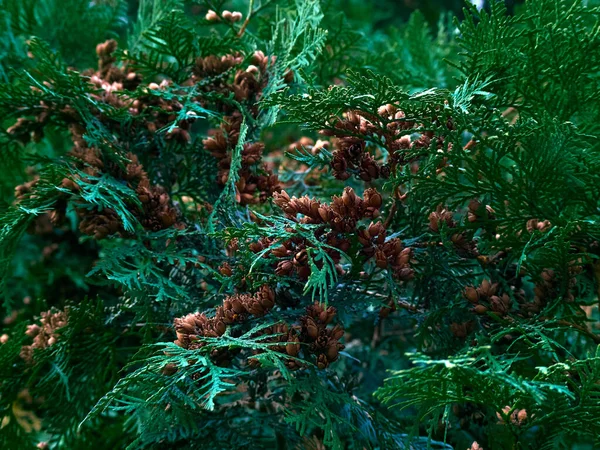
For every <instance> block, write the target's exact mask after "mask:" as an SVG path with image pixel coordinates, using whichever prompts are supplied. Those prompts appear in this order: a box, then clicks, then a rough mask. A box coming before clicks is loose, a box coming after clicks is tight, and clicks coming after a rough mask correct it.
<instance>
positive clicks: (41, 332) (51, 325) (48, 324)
mask: <svg viewBox="0 0 600 450" xmlns="http://www.w3.org/2000/svg"><path fill="white" fill-rule="evenodd" d="M66 324H67V312H66V311H46V312H43V313H42V314H41V318H40V324H39V325H38V324H32V325H29V326H28V327H27V330H26V331H25V334H27V336H29V337H31V338H33V343H31V344H29V345H24V346H22V347H21V358H23V359H24V360H25V361H26V362H27V363H32V362H33V359H34V352H35V351H36V350H42V349H45V348H47V347H50V346H51V345H54V344H55V343H56V341H57V340H58V339H59V338H60V337H59V335H58V333H57V331H58V330H59V329H60V328H62V327H64V326H65V325H66Z"/></svg>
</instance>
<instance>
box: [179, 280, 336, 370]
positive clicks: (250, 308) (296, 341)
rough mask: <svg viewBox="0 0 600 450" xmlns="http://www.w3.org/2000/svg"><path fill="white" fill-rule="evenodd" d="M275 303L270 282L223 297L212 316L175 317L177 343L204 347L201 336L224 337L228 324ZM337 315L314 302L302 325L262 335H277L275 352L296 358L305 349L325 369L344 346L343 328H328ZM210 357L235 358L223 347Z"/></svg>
mask: <svg viewBox="0 0 600 450" xmlns="http://www.w3.org/2000/svg"><path fill="white" fill-rule="evenodd" d="M274 306H275V293H274V291H273V290H272V289H271V288H270V287H269V286H267V285H264V286H263V287H262V288H261V289H260V290H259V291H258V292H256V293H255V294H254V295H249V294H234V295H231V296H228V297H226V298H225V299H224V300H223V304H222V305H221V306H219V307H217V309H216V311H215V315H214V316H213V317H210V318H209V317H207V316H206V314H204V313H193V314H188V315H187V316H184V317H180V318H177V319H175V321H174V322H173V325H174V328H175V331H176V333H177V340H175V344H176V345H178V346H180V347H182V348H185V349H188V350H197V349H201V348H202V347H204V346H205V345H206V342H205V341H203V340H202V338H204V337H219V336H222V335H223V334H225V331H226V330H227V327H228V326H231V325H234V324H237V325H239V324H243V323H245V322H247V321H248V319H249V318H250V317H262V316H264V315H265V314H267V313H268V312H269V311H270V310H271V309H272V308H273V307H274ZM335 315H336V309H335V308H333V307H331V306H330V307H325V306H323V305H321V304H319V303H315V304H314V305H310V306H308V307H307V308H306V315H304V316H302V317H300V319H299V322H300V323H299V324H296V325H292V326H290V325H288V324H286V323H283V322H282V323H279V324H277V325H275V326H273V327H270V328H266V329H264V330H262V334H264V335H266V336H269V335H277V336H276V337H275V338H272V339H271V341H270V342H272V343H274V344H277V343H281V345H274V346H273V347H272V348H273V349H274V350H275V351H279V352H281V353H285V354H287V355H289V356H291V357H294V358H295V357H298V356H299V354H300V352H301V350H303V352H304V355H303V356H304V357H305V359H309V358H313V359H314V360H315V364H316V365H317V367H319V368H320V369H324V368H325V367H327V366H328V365H329V363H330V362H333V361H335V360H337V358H338V354H339V351H340V350H342V349H343V348H344V346H343V345H342V344H341V343H340V342H339V341H340V339H341V338H342V336H343V335H344V330H343V329H342V328H341V327H340V326H339V325H336V326H334V327H329V325H330V324H331V322H332V321H333V319H334V318H335ZM301 344H305V345H303V346H301ZM254 354H255V355H256V354H257V353H256V352H255V353H254ZM210 356H211V358H213V360H214V361H215V362H216V363H219V364H229V363H230V361H231V358H232V354H231V353H230V352H228V351H226V350H224V349H219V350H214V351H213V352H211V355H210ZM249 363H250V364H256V360H255V359H254V360H253V359H252V358H251V359H250V361H249ZM286 365H287V366H288V368H290V369H298V368H300V367H301V365H300V363H299V362H297V360H295V359H289V360H287V361H286Z"/></svg>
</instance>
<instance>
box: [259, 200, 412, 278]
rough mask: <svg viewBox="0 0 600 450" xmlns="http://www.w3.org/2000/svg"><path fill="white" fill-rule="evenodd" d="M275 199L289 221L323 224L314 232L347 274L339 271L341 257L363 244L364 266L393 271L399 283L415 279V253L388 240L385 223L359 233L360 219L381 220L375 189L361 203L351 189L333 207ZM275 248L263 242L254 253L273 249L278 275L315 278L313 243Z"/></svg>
mask: <svg viewBox="0 0 600 450" xmlns="http://www.w3.org/2000/svg"><path fill="white" fill-rule="evenodd" d="M273 199H274V203H275V204H276V205H277V206H278V207H279V208H281V210H282V211H283V212H284V213H285V214H286V216H287V218H289V219H291V220H293V221H295V222H298V223H303V224H311V225H322V227H320V228H318V229H316V230H315V232H314V233H315V238H317V239H319V240H320V241H321V242H323V243H324V244H326V245H327V246H326V247H325V251H326V252H327V254H328V255H329V256H330V257H331V259H332V260H333V261H334V263H335V264H336V270H337V271H338V273H340V274H342V273H343V269H342V267H341V266H340V261H341V255H342V252H344V253H345V252H348V251H349V250H350V249H351V248H352V244H353V242H356V241H358V243H359V244H360V250H359V251H360V255H362V256H363V258H364V259H365V262H366V261H367V260H373V261H374V262H375V264H376V266H377V267H379V268H382V269H385V268H389V269H391V271H392V273H393V274H394V276H395V277H396V278H398V279H399V280H410V279H412V278H413V276H414V271H413V269H412V268H411V267H410V260H411V255H412V251H411V249H410V248H406V247H404V246H403V244H402V242H401V241H400V240H399V239H397V238H392V239H387V236H386V229H385V226H384V225H383V223H381V222H371V224H370V225H369V226H368V227H361V228H359V222H360V221H361V220H363V219H376V218H377V217H379V215H380V208H381V206H382V201H383V200H382V197H381V195H380V194H379V193H378V192H377V191H376V190H375V189H372V188H369V189H367V190H365V192H364V194H363V198H360V197H359V196H357V195H356V193H355V192H354V190H353V189H352V188H346V189H345V190H344V192H343V194H342V195H341V196H334V197H333V198H332V201H331V203H329V204H327V203H322V202H320V201H318V200H314V199H311V198H310V197H307V196H304V197H300V198H297V197H290V196H289V195H288V194H287V192H285V191H282V192H281V193H276V194H274V196H273ZM276 244H277V242H275V240H272V239H267V238H264V239H261V240H259V241H257V242H252V243H251V244H250V246H249V248H250V250H251V251H253V252H254V253H260V252H262V251H264V250H266V249H269V248H272V249H271V250H268V251H267V253H266V256H267V257H268V256H269V255H272V256H274V257H275V258H276V261H277V262H276V265H275V273H276V274H277V275H279V276H289V275H292V274H293V273H295V274H297V275H298V276H299V277H300V278H301V279H307V278H308V277H309V276H310V273H311V269H310V261H309V258H310V257H311V256H310V253H311V252H312V251H313V250H312V248H313V247H314V244H312V243H311V242H310V241H309V240H307V239H306V238H303V237H300V236H298V237H297V238H296V237H294V238H291V239H288V240H285V241H283V242H281V243H280V244H279V245H276ZM273 247H274V248H273ZM314 263H315V264H316V265H317V266H318V267H319V265H320V264H323V262H322V261H316V262H314Z"/></svg>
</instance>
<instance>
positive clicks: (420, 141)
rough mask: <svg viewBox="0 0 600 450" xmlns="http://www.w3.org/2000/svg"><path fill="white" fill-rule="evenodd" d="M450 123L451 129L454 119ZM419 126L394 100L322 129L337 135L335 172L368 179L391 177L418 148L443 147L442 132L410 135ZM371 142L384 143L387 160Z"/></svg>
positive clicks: (342, 176) (339, 175)
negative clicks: (371, 112)
mask: <svg viewBox="0 0 600 450" xmlns="http://www.w3.org/2000/svg"><path fill="white" fill-rule="evenodd" d="M447 126H448V128H449V129H452V123H451V122H449V123H448V125H447ZM420 128H421V126H420V124H418V123H416V122H415V121H414V120H411V119H409V118H407V117H406V115H405V113H404V112H403V111H400V110H399V109H398V108H397V107H396V106H395V105H391V104H388V105H383V106H381V107H380V108H379V110H378V111H377V114H370V113H367V112H365V111H348V112H346V113H345V114H344V117H343V118H342V119H340V120H338V121H337V122H336V123H335V124H334V125H333V126H332V127H331V128H327V129H325V130H322V131H321V133H322V134H323V135H325V136H333V137H334V138H335V139H334V140H333V143H334V146H335V150H334V152H333V158H332V160H331V169H332V171H333V176H335V177H336V178H337V179H339V180H347V179H348V178H350V177H351V176H352V175H354V176H356V177H357V178H359V179H361V180H363V181H365V182H371V181H373V180H376V179H378V178H388V177H389V176H390V174H391V173H393V172H395V171H396V170H397V168H398V167H399V166H400V167H402V166H404V165H406V164H409V163H411V162H413V161H416V160H417V158H418V156H417V155H418V151H417V150H418V149H425V148H429V147H430V146H431V145H432V143H434V145H436V146H437V148H442V146H443V143H444V138H443V136H438V137H436V136H435V135H434V133H432V132H430V131H424V132H420V135H419V137H418V138H416V139H413V138H411V134H413V133H415V132H417V131H418V130H419V129H420ZM370 142H371V143H376V144H377V145H382V146H384V147H385V149H386V151H387V152H388V153H389V155H390V157H389V161H388V162H387V163H382V162H379V161H378V159H380V158H379V157H378V156H377V155H376V154H372V153H370V152H369V151H368V147H369V143H370Z"/></svg>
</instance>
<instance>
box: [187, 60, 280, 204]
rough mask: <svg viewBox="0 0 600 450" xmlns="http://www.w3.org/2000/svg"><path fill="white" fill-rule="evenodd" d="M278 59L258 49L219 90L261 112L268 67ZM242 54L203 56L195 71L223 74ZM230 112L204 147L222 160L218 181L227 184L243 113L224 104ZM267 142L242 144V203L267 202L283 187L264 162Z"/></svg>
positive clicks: (239, 195)
mask: <svg viewBox="0 0 600 450" xmlns="http://www.w3.org/2000/svg"><path fill="white" fill-rule="evenodd" d="M274 62H275V60H274V58H268V57H267V56H265V54H264V53H263V52H261V51H257V52H255V53H254V54H253V56H252V58H251V63H252V64H250V65H249V66H248V67H247V68H246V69H245V70H242V69H238V70H237V71H236V73H235V76H234V78H233V81H232V82H231V83H228V82H226V77H223V81H222V82H221V83H218V84H217V86H216V87H217V90H218V91H219V92H222V93H223V94H224V95H230V94H232V95H233V96H234V98H235V99H236V100H237V101H238V102H244V103H247V104H248V105H249V106H248V107H249V111H250V113H251V114H253V115H255V116H256V115H258V110H257V106H256V102H257V101H258V100H260V98H261V96H262V90H263V89H264V88H265V87H266V85H267V82H268V79H269V76H268V72H267V69H268V67H269V65H270V64H273V63H274ZM240 63H241V58H240V57H239V56H234V55H227V56H224V57H222V58H221V59H217V58H215V57H211V56H209V57H206V58H200V59H198V60H197V61H196V66H195V71H194V73H195V75H196V76H202V75H205V74H208V73H210V74H213V76H214V75H216V74H219V75H221V74H223V73H226V72H227V71H229V70H230V69H232V68H233V67H236V66H238V65H240ZM223 108H224V109H225V111H226V112H227V113H228V115H226V116H225V117H223V121H222V122H221V125H220V127H219V128H218V129H214V130H211V131H210V132H209V135H210V137H209V138H207V139H204V140H203V141H202V142H203V144H204V148H205V149H206V150H207V151H209V152H210V153H211V155H212V156H213V157H215V158H216V159H217V161H218V168H219V171H218V174H217V182H218V183H219V184H221V185H225V184H226V183H227V180H228V179H229V175H230V174H229V172H230V169H231V161H232V155H233V152H234V149H235V148H236V146H237V145H238V141H239V135H240V129H241V125H242V115H241V112H240V111H239V110H237V109H234V108H232V107H231V106H230V105H225V104H224V105H223ZM263 152H264V144H262V143H261V142H246V143H244V146H243V148H242V152H241V157H242V161H241V162H242V163H241V167H240V170H239V172H238V176H239V180H238V181H237V182H236V199H237V201H238V202H240V203H241V204H242V205H248V204H254V203H259V202H260V203H264V202H265V201H266V200H267V199H268V198H270V197H271V195H272V194H273V193H274V192H278V191H279V190H280V189H281V188H280V185H279V179H278V177H277V175H275V174H274V173H273V167H271V166H269V165H267V164H262V156H263Z"/></svg>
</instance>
